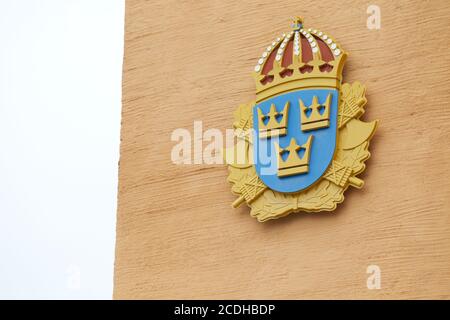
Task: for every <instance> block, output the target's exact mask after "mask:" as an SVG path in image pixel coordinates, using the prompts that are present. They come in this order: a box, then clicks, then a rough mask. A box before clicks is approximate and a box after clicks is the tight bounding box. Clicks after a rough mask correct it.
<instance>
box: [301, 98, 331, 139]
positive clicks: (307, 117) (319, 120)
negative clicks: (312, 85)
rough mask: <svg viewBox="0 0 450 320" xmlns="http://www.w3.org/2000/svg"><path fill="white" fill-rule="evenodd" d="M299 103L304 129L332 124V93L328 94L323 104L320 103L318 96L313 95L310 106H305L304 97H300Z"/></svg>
mask: <svg viewBox="0 0 450 320" xmlns="http://www.w3.org/2000/svg"><path fill="white" fill-rule="evenodd" d="M299 104H300V114H301V116H300V118H301V121H302V125H301V127H302V131H309V130H316V129H320V128H328V127H329V126H330V105H331V93H329V94H328V96H327V99H326V100H325V103H323V104H320V103H319V99H318V98H317V96H314V97H313V99H312V103H311V105H309V106H305V103H304V102H303V100H302V99H299Z"/></svg>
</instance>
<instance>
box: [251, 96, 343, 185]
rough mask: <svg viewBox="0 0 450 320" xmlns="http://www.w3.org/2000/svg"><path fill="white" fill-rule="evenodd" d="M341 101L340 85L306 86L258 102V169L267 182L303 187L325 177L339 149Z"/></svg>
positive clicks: (255, 123) (255, 110)
mask: <svg viewBox="0 0 450 320" xmlns="http://www.w3.org/2000/svg"><path fill="white" fill-rule="evenodd" d="M338 101H339V96H338V90H336V89H303V90H298V91H293V92H288V93H284V94H281V95H278V96H275V97H272V98H270V99H267V100H265V101H263V102H260V103H258V104H256V105H255V106H254V108H253V128H254V129H255V131H254V139H253V141H254V143H253V148H254V149H253V152H254V161H255V169H256V172H257V174H258V176H259V177H260V178H261V180H262V181H263V182H264V184H265V185H267V186H268V187H269V188H271V189H272V190H275V191H279V192H298V191H302V190H304V189H306V188H308V187H310V186H312V185H313V184H314V183H315V182H316V181H318V180H319V179H320V177H322V175H323V174H324V173H325V171H326V170H327V168H328V166H329V165H330V163H331V161H332V160H333V157H334V152H335V149H336V135H337V112H338ZM286 106H288V107H287V108H286ZM327 108H328V109H327ZM286 109H287V110H286ZM283 111H286V113H285V114H283ZM302 114H303V115H302ZM286 116H287V118H286V119H285V120H284V121H285V122H284V124H283V117H286ZM272 118H273V119H272ZM274 120H275V121H276V123H275V122H274ZM271 128H272V129H273V128H276V130H271Z"/></svg>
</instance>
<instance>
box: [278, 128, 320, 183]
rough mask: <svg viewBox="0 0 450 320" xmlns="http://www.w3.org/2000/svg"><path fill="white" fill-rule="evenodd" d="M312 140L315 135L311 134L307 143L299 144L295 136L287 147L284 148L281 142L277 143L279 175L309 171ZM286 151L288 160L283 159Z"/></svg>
mask: <svg viewBox="0 0 450 320" xmlns="http://www.w3.org/2000/svg"><path fill="white" fill-rule="evenodd" d="M312 140H313V136H312V135H310V136H309V137H308V140H307V141H306V143H305V144H303V145H301V146H299V145H298V144H297V141H296V140H295V138H292V139H291V143H290V144H289V146H287V147H286V148H285V149H282V148H281V147H280V145H279V144H277V143H275V146H276V148H277V151H278V176H279V177H286V176H291V175H295V174H301V173H307V172H308V171H309V158H310V151H311V143H312ZM300 151H303V156H301V157H300V155H299V153H300ZM286 153H287V157H286V160H283V156H284V154H286Z"/></svg>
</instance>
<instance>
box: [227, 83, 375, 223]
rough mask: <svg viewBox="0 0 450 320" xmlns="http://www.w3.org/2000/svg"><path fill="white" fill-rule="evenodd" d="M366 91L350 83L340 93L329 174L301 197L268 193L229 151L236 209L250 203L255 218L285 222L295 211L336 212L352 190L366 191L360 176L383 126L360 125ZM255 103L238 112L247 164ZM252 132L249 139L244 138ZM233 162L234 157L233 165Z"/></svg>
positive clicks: (239, 135) (238, 130)
mask: <svg viewBox="0 0 450 320" xmlns="http://www.w3.org/2000/svg"><path fill="white" fill-rule="evenodd" d="M365 91H366V88H365V86H364V85H362V84H361V83H359V82H355V83H353V84H348V83H345V84H343V85H342V87H341V90H340V103H339V110H338V128H339V129H338V130H339V131H338V138H337V148H336V152H335V155H334V159H333V161H332V163H331V164H330V166H329V168H328V170H327V171H326V172H325V173H324V175H323V176H322V177H321V178H320V179H319V180H318V181H317V182H316V183H315V184H314V185H312V186H311V187H309V188H308V189H306V190H303V191H301V192H297V193H281V192H277V191H273V190H271V189H269V188H268V187H267V186H266V185H265V184H264V183H263V182H262V181H261V180H260V179H259V177H258V176H257V174H256V171H255V168H254V166H253V165H252V164H251V163H250V161H249V160H248V161H247V163H245V162H244V163H240V164H237V163H236V161H235V160H233V159H235V158H234V156H231V157H230V156H228V155H229V154H232V155H236V153H237V148H236V146H234V147H233V148H232V149H234V150H225V154H224V155H225V159H226V161H227V164H228V169H229V176H228V181H229V182H230V183H231V184H232V188H231V191H232V192H233V193H234V194H236V195H238V196H239V197H238V198H237V200H236V201H235V202H234V203H233V206H234V207H237V206H239V205H240V204H242V203H244V202H246V204H247V205H248V206H249V207H250V208H251V211H250V214H251V216H253V217H255V218H256V219H258V221H260V222H263V221H267V220H270V219H277V218H280V217H284V216H286V215H288V214H290V213H293V212H299V211H304V212H318V211H332V210H334V209H336V206H337V204H338V203H341V202H342V201H344V192H345V190H346V189H347V188H348V187H349V186H350V185H351V186H354V187H356V188H361V187H362V186H363V184H364V182H363V181H362V180H361V179H359V178H357V177H356V176H357V175H358V174H360V173H361V172H363V171H364V169H365V164H364V162H365V161H366V160H367V159H369V157H370V152H369V151H368V148H369V142H370V139H371V138H372V136H373V134H374V133H375V130H376V128H377V125H378V121H377V120H375V121H372V122H364V121H361V120H359V118H360V117H361V115H362V114H363V113H364V106H365V104H366V103H367V99H366V97H365ZM254 105H255V103H254V102H251V103H248V104H242V105H240V106H239V107H238V109H237V110H236V111H235V112H234V120H235V121H234V123H233V127H234V129H235V132H236V135H237V138H238V139H240V140H241V142H243V143H245V150H246V153H247V154H246V155H245V159H252V146H251V137H250V136H249V135H248V132H249V131H248V129H250V128H252V127H253V124H252V122H253V121H252V118H253V117H252V109H253V107H254ZM245 132H247V134H246V133H245ZM230 158H232V159H231V160H230Z"/></svg>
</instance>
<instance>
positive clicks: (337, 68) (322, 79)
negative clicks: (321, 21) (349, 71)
mask: <svg viewBox="0 0 450 320" xmlns="http://www.w3.org/2000/svg"><path fill="white" fill-rule="evenodd" d="M346 57H347V54H346V53H345V52H344V51H343V50H342V49H341V47H340V46H339V45H338V44H337V43H336V42H335V41H333V40H332V39H331V38H330V37H329V35H327V34H325V33H323V32H321V31H319V30H316V29H308V30H306V29H305V28H303V22H302V19H301V18H295V19H294V21H293V24H292V31H291V32H289V33H287V34H283V35H282V36H281V37H280V38H277V39H276V40H275V41H273V42H272V44H271V45H269V46H268V47H267V49H266V50H265V51H264V52H263V54H262V56H261V58H260V59H259V60H258V64H257V65H256V67H255V72H254V74H253V75H254V78H255V81H256V102H259V101H262V100H265V99H267V98H269V97H271V96H274V95H276V94H278V93H280V92H286V91H292V90H298V89H302V88H339V87H340V84H341V80H342V69H343V67H344V63H345V60H346Z"/></svg>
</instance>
